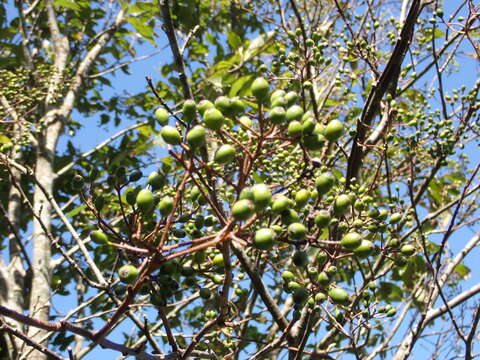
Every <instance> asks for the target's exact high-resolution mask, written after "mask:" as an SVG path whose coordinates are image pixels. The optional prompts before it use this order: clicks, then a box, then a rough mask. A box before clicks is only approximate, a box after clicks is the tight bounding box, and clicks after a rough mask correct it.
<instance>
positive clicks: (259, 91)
mask: <svg viewBox="0 0 480 360" xmlns="http://www.w3.org/2000/svg"><path fill="white" fill-rule="evenodd" d="M250 89H251V91H252V95H253V96H255V97H256V98H257V101H258V102H260V103H265V102H266V101H267V100H268V93H269V91H270V85H269V84H268V81H267V80H265V79H264V78H262V77H259V78H256V79H255V80H254V81H253V83H252V86H251V87H250Z"/></svg>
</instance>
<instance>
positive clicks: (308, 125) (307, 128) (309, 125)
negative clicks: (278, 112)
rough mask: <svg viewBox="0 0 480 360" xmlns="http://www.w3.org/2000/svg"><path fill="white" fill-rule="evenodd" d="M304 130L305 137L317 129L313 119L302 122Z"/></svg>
mask: <svg viewBox="0 0 480 360" xmlns="http://www.w3.org/2000/svg"><path fill="white" fill-rule="evenodd" d="M302 129H303V133H304V134H305V135H309V134H311V133H312V132H313V130H314V129H315V122H314V121H313V119H311V118H307V119H306V120H305V121H303V122H302Z"/></svg>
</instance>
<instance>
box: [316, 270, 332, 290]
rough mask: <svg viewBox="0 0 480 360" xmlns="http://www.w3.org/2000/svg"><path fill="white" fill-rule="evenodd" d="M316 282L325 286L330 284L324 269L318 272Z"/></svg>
mask: <svg viewBox="0 0 480 360" xmlns="http://www.w3.org/2000/svg"><path fill="white" fill-rule="evenodd" d="M317 282H318V284H319V285H320V286H323V287H326V286H328V284H330V278H329V277H328V274H327V273H326V272H325V271H322V272H321V273H320V274H318V277H317Z"/></svg>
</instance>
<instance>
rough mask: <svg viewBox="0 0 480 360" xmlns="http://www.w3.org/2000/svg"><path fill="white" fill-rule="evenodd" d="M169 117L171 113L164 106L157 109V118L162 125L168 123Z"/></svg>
mask: <svg viewBox="0 0 480 360" xmlns="http://www.w3.org/2000/svg"><path fill="white" fill-rule="evenodd" d="M169 117H170V113H169V112H168V111H167V110H165V109H164V108H158V109H157V110H155V118H156V119H157V121H158V122H159V123H160V125H162V126H165V125H167V124H168V118H169Z"/></svg>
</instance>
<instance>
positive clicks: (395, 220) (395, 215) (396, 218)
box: [390, 212, 402, 224]
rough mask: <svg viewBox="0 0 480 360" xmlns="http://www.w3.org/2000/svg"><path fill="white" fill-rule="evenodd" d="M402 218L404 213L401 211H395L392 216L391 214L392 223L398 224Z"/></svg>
mask: <svg viewBox="0 0 480 360" xmlns="http://www.w3.org/2000/svg"><path fill="white" fill-rule="evenodd" d="M401 219H402V214H400V213H398V212H397V213H393V214H392V216H390V224H396V223H398V222H399V221H400V220H401Z"/></svg>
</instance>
